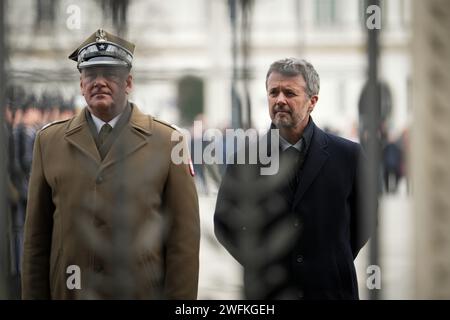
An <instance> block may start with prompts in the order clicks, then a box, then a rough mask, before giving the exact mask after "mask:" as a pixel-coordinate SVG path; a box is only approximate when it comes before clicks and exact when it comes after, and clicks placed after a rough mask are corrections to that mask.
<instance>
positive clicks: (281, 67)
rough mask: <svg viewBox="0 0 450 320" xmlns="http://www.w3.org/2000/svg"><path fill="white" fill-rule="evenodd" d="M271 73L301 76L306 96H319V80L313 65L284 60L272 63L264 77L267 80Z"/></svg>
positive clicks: (296, 60)
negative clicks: (303, 80)
mask: <svg viewBox="0 0 450 320" xmlns="http://www.w3.org/2000/svg"><path fill="white" fill-rule="evenodd" d="M272 72H277V73H280V74H281V75H283V76H286V77H295V76H299V75H300V76H302V77H303V79H305V82H306V94H307V95H308V96H309V97H312V96H315V95H318V94H319V90H320V78H319V75H318V74H317V71H316V69H314V67H313V65H312V64H311V63H309V62H308V61H306V60H304V59H296V58H285V59H281V60H277V61H275V62H274V63H272V64H271V65H270V67H269V70H268V71H267V75H266V88H267V80H268V79H269V76H270V74H271V73H272Z"/></svg>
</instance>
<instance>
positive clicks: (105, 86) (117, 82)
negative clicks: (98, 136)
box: [80, 67, 133, 118]
mask: <svg viewBox="0 0 450 320" xmlns="http://www.w3.org/2000/svg"><path fill="white" fill-rule="evenodd" d="M132 85H133V82H132V77H131V74H130V73H129V71H128V70H127V69H126V68H121V67H88V68H84V69H82V71H81V75H80V87H81V93H82V94H83V96H84V98H85V99H86V103H87V104H88V106H89V108H90V109H91V111H92V112H94V114H96V115H97V116H102V115H114V116H115V115H116V114H119V113H120V112H121V111H122V109H123V108H124V106H125V102H126V100H127V95H128V94H129V92H130V91H131V88H132ZM102 118H103V117H102Z"/></svg>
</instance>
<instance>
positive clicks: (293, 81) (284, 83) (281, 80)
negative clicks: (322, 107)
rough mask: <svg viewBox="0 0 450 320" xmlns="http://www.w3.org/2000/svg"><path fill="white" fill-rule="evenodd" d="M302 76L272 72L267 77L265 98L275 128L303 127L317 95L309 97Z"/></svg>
mask: <svg viewBox="0 0 450 320" xmlns="http://www.w3.org/2000/svg"><path fill="white" fill-rule="evenodd" d="M305 89H306V82H305V80H304V79H303V77H302V76H300V75H299V76H294V77H287V76H284V75H282V74H280V73H278V72H272V73H271V74H270V75H269V78H268V79H267V99H268V103H269V113H270V118H271V119H272V122H273V123H274V124H275V125H276V126H277V128H279V129H281V128H285V129H294V128H304V127H305V126H306V124H307V123H308V119H309V114H310V113H311V112H312V110H313V109H314V106H315V105H316V103H317V100H318V96H317V95H315V96H312V97H309V96H308V95H307V94H306V92H305Z"/></svg>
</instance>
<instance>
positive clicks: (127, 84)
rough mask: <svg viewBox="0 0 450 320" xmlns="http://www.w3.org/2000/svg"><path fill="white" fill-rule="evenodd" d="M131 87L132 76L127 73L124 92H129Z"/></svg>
mask: <svg viewBox="0 0 450 320" xmlns="http://www.w3.org/2000/svg"><path fill="white" fill-rule="evenodd" d="M132 89H133V76H132V75H131V73H130V74H128V76H127V79H126V80H125V93H126V94H130V92H131V90H132Z"/></svg>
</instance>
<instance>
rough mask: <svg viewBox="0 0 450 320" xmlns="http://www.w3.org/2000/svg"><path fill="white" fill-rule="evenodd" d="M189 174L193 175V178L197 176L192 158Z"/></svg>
mask: <svg viewBox="0 0 450 320" xmlns="http://www.w3.org/2000/svg"><path fill="white" fill-rule="evenodd" d="M189 173H190V174H191V176H193V177H194V176H195V171H194V164H193V163H192V159H191V158H189Z"/></svg>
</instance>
